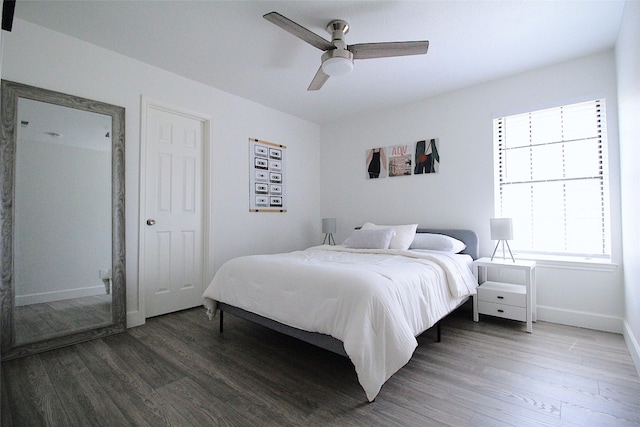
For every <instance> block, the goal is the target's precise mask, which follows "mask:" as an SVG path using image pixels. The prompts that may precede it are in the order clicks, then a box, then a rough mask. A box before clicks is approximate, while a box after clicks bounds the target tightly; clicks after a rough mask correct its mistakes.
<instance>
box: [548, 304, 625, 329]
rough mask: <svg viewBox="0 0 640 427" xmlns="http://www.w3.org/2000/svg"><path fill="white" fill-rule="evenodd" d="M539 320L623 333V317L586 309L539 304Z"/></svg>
mask: <svg viewBox="0 0 640 427" xmlns="http://www.w3.org/2000/svg"><path fill="white" fill-rule="evenodd" d="M537 311H538V320H542V321H545V322H552V323H559V324H562V325H569V326H577V327H580V328H587V329H595V330H598V331H605V332H614V333H617V334H621V333H622V331H623V321H624V320H623V319H622V317H618V316H608V315H604V314H596V313H589V312H586V311H576V310H566V309H559V308H556V307H548V306H541V305H538V306H537Z"/></svg>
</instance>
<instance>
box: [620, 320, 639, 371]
mask: <svg viewBox="0 0 640 427" xmlns="http://www.w3.org/2000/svg"><path fill="white" fill-rule="evenodd" d="M622 335H623V336H624V340H625V341H626V343H627V347H628V348H629V353H631V358H632V359H633V363H634V364H635V365H636V371H638V376H640V345H639V344H638V340H636V337H635V336H634V335H633V332H632V331H631V328H630V327H629V323H627V321H626V320H625V321H624V330H623V332H622Z"/></svg>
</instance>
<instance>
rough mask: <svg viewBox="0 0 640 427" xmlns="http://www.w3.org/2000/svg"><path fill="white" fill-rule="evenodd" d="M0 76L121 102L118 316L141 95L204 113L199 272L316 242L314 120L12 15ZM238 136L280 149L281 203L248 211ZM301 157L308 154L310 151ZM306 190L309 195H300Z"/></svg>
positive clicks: (129, 255)
mask: <svg viewBox="0 0 640 427" xmlns="http://www.w3.org/2000/svg"><path fill="white" fill-rule="evenodd" d="M3 43H4V52H3V54H4V58H3V63H2V78H3V79H7V80H13V81H17V82H21V83H26V84H30V85H33V86H38V87H42V88H46V89H52V90H56V91H59V92H64V93H69V94H73V95H78V96H83V97H85V98H90V99H95V100H98V101H102V102H107V103H111V104H115V105H119V106H123V107H125V108H126V124H125V127H126V134H125V135H126V148H125V159H126V164H125V175H126V179H125V185H126V194H125V197H126V213H125V215H126V268H127V273H126V279H127V312H128V316H127V322H128V326H134V325H138V324H141V323H142V322H144V316H143V310H142V307H139V304H138V302H139V291H140V289H139V286H138V232H139V226H140V225H141V223H142V222H141V221H142V220H143V219H142V218H140V217H139V206H138V195H139V186H138V182H139V176H138V175H139V159H140V108H141V107H140V106H141V96H143V95H144V96H147V97H149V98H152V99H154V100H158V101H161V102H163V103H166V104H170V105H175V106H176V107H178V108H182V109H186V110H190V111H195V112H199V113H202V114H206V115H208V116H210V117H211V118H212V131H211V140H212V148H211V155H212V181H213V182H212V185H211V187H212V190H211V193H212V220H211V225H210V226H211V230H212V243H211V259H210V263H211V265H210V268H209V276H211V275H212V273H213V271H215V270H216V269H217V268H218V267H219V266H220V265H221V264H222V263H223V262H224V261H226V260H228V259H230V258H232V257H234V256H238V255H243V254H249V253H266V252H278V251H286V250H293V249H299V248H303V247H307V246H310V245H312V244H318V243H320V242H321V240H319V239H322V234H321V230H320V202H319V198H318V197H317V196H315V195H317V194H318V193H319V190H320V181H319V165H318V162H317V161H315V160H313V159H317V158H318V157H319V153H320V151H319V133H320V131H319V127H318V126H317V125H315V124H312V123H309V122H306V121H304V120H300V119H297V118H295V117H292V116H290V115H287V114H283V113H280V112H278V111H275V110H272V109H269V108H266V107H264V106H261V105H258V104H256V103H253V102H250V101H247V100H244V99H241V98H238V97H236V96H233V95H230V94H228V93H225V92H223V91H220V90H217V89H214V88H211V87H208V86H205V85H202V84H199V83H196V82H193V81H191V80H188V79H185V78H182V77H179V76H177V75H175V74H172V73H169V72H166V71H163V70H160V69H158V68H155V67H151V66H149V65H146V64H143V63H141V62H138V61H135V60H132V59H130V58H127V57H124V56H122V55H118V54H116V53H114V52H111V51H108V50H105V49H102V48H99V47H96V46H93V45H90V44H88V43H85V42H82V41H80V40H77V39H73V38H70V37H67V36H65V35H62V34H60V33H56V32H52V31H49V30H47V29H45V28H42V27H39V26H37V25H34V24H31V23H28V22H25V21H22V20H19V19H16V20H15V21H14V26H13V31H12V32H11V33H5V34H3ZM248 138H259V139H262V140H266V141H272V142H277V143H280V144H284V145H286V146H287V147H288V149H287V173H288V182H287V188H288V193H287V196H288V212H287V213H282V214H280V213H277V214H276V213H266V214H265V213H250V212H249V194H248V189H249V171H248V161H249V160H248V158H249V154H248ZM310 159H311V160H310ZM310 195H311V197H310Z"/></svg>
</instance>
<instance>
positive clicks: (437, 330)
mask: <svg viewBox="0 0 640 427" xmlns="http://www.w3.org/2000/svg"><path fill="white" fill-rule="evenodd" d="M220 319H221V320H222V317H221V318H220ZM436 335H437V338H436V342H440V341H442V328H441V327H440V322H438V323H436Z"/></svg>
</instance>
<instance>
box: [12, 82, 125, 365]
mask: <svg viewBox="0 0 640 427" xmlns="http://www.w3.org/2000/svg"><path fill="white" fill-rule="evenodd" d="M1 90H2V93H1V96H2V110H1V112H0V113H1V116H2V118H1V119H2V130H1V141H0V156H1V159H0V177H1V178H2V190H1V197H2V205H1V206H0V235H1V236H2V246H1V251H2V253H1V257H2V267H1V268H2V270H1V274H2V278H1V282H0V310H2V311H1V315H0V321H1V322H2V323H1V328H2V337H1V341H0V355H1V359H2V361H4V360H9V359H14V358H17V357H22V356H27V355H30V354H35V353H39V352H43V351H47V350H52V349H54V348H59V347H64V346H67V345H72V344H76V343H79V342H83V341H88V340H91V339H95V338H101V337H104V336H107V335H111V334H115V333H119V332H124V331H125V329H126V295H125V292H126V285H125V237H124V236H125V228H124V226H125V219H124V215H125V212H124V206H125V205H124V202H125V198H124V136H125V134H124V120H125V109H124V108H123V107H118V106H115V105H110V104H105V103H103V102H98V101H93V100H90V99H85V98H81V97H78V96H73V95H67V94H64V93H60V92H54V91H51V90H47V89H42V88H37V87H33V86H29V85H25V84H22V83H16V82H11V81H8V80H2V88H1ZM18 98H26V99H31V100H34V101H40V102H46V103H49V104H55V105H61V106H63V107H70V108H75V109H78V110H85V111H89V112H94V113H98V114H104V115H107V116H110V117H111V128H112V133H111V135H112V138H111V140H112V150H111V193H112V203H111V211H112V214H111V218H112V229H111V230H112V231H111V233H112V246H111V254H112V255H111V256H112V265H111V268H112V285H111V286H112V287H111V289H112V304H111V323H109V324H107V325H100V326H98V327H93V328H91V329H86V330H80V331H76V332H70V333H68V334H60V335H56V336H54V337H51V338H46V339H42V340H40V341H34V342H27V343H21V344H16V336H15V325H14V320H15V319H14V307H15V289H14V278H13V249H14V236H13V232H14V230H13V217H14V191H15V189H14V185H15V182H14V180H15V153H16V142H17V132H18V124H17V120H18V111H17V110H18Z"/></svg>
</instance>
